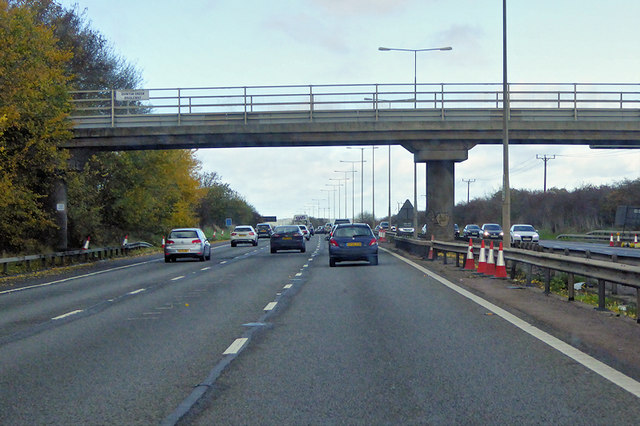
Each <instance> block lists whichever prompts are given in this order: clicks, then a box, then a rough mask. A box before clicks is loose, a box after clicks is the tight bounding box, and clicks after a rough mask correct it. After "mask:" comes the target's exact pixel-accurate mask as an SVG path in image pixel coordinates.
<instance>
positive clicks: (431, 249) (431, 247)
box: [427, 234, 433, 260]
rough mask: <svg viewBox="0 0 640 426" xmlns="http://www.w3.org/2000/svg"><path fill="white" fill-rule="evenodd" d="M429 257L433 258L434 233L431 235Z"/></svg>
mask: <svg viewBox="0 0 640 426" xmlns="http://www.w3.org/2000/svg"><path fill="white" fill-rule="evenodd" d="M427 259H429V260H433V234H432V235H431V246H430V247H429V256H428V257H427Z"/></svg>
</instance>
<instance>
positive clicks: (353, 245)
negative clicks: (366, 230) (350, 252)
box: [347, 243, 362, 247]
mask: <svg viewBox="0 0 640 426" xmlns="http://www.w3.org/2000/svg"><path fill="white" fill-rule="evenodd" d="M347 247H362V243H347Z"/></svg>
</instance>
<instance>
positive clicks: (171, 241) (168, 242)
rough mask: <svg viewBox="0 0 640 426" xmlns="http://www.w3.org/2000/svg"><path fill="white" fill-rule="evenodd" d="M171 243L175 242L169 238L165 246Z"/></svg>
mask: <svg viewBox="0 0 640 426" xmlns="http://www.w3.org/2000/svg"><path fill="white" fill-rule="evenodd" d="M169 244H175V242H174V241H173V240H167V242H166V243H164V245H165V246H168V245H169Z"/></svg>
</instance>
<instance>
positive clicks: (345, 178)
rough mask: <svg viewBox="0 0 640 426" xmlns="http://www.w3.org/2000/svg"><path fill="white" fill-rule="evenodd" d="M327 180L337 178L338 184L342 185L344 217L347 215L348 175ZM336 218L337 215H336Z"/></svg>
mask: <svg viewBox="0 0 640 426" xmlns="http://www.w3.org/2000/svg"><path fill="white" fill-rule="evenodd" d="M329 180H337V181H338V182H339V185H340V186H343V185H344V214H345V217H346V216H347V181H348V180H349V178H348V177H344V178H342V179H340V178H329ZM342 181H344V184H343V183H342ZM338 213H340V188H338ZM336 219H337V217H336Z"/></svg>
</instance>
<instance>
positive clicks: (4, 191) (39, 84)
mask: <svg viewBox="0 0 640 426" xmlns="http://www.w3.org/2000/svg"><path fill="white" fill-rule="evenodd" d="M70 59H71V53H70V52H69V51H66V50H63V49H61V48H59V47H58V45H57V40H56V38H55V37H54V34H53V31H51V30H50V29H49V28H47V27H45V26H43V25H41V24H39V23H38V22H37V21H36V20H35V16H34V14H33V13H32V11H31V10H30V9H28V8H27V7H20V6H10V5H9V4H8V3H7V2H6V1H4V0H0V88H2V89H1V90H0V117H1V120H0V246H1V247H3V248H4V249H8V250H12V251H26V250H30V249H32V248H33V247H36V246H37V245H38V241H39V240H42V239H44V238H46V236H47V234H49V233H50V232H52V231H53V229H54V224H53V221H52V218H51V213H50V211H51V209H50V208H49V206H48V203H47V196H48V194H49V193H50V192H51V188H52V185H53V182H54V180H55V179H56V171H57V170H59V169H60V168H61V167H63V166H64V164H65V160H66V155H65V153H64V152H62V151H60V150H58V149H57V145H58V144H59V143H60V142H61V141H63V140H65V139H67V138H69V136H70V134H71V133H70V123H69V122H68V121H67V120H66V118H67V116H68V114H69V111H70V103H69V95H68V90H69V87H68V83H69V77H68V76H67V75H66V73H65V69H66V68H65V64H66V63H67V62H68V61H69V60H70Z"/></svg>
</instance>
